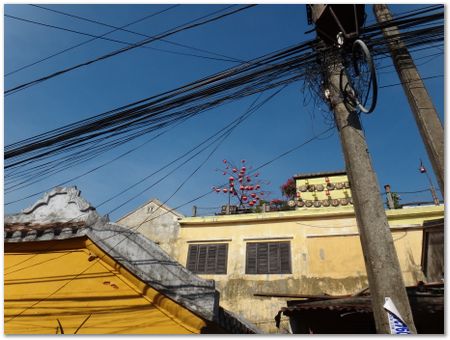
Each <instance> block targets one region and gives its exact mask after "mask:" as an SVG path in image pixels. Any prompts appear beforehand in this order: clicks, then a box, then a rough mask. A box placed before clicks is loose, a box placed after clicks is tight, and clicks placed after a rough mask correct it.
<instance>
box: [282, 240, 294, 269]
mask: <svg viewBox="0 0 450 340" xmlns="http://www.w3.org/2000/svg"><path fill="white" fill-rule="evenodd" d="M280 262H281V263H280V267H281V268H280V273H281V274H290V273H291V272H292V269H291V243H290V242H280Z"/></svg>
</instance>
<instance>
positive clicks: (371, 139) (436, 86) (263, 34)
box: [4, 4, 444, 220]
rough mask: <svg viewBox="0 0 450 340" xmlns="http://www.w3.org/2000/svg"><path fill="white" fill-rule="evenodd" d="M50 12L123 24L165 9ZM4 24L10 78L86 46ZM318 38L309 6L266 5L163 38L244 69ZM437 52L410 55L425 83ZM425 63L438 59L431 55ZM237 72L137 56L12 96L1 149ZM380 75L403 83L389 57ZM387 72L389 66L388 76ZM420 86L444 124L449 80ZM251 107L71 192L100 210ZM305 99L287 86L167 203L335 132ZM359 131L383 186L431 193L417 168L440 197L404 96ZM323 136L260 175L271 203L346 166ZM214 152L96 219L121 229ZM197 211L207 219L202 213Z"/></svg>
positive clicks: (156, 28) (215, 113)
mask: <svg viewBox="0 0 450 340" xmlns="http://www.w3.org/2000/svg"><path fill="white" fill-rule="evenodd" d="M43 6H47V7H49V8H52V9H57V10H60V11H63V12H68V13H72V14H75V15H79V16H82V17H86V18H89V19H92V20H98V21H101V22H104V23H108V24H111V25H115V26H122V25H126V24H127V23H129V22H132V21H134V20H137V19H139V18H141V17H143V16H145V15H147V14H150V13H154V12H157V11H160V10H162V9H164V8H167V7H169V6H170V5H81V4H80V5H43ZM227 6H229V5H228V4H221V5H181V6H178V7H176V8H174V9H172V10H170V11H167V12H165V13H164V14H161V15H159V16H155V17H153V18H150V19H148V20H144V21H142V22H140V23H138V24H135V25H133V26H130V27H129V28H128V29H131V30H133V31H136V32H141V33H144V34H147V35H154V34H158V33H160V32H163V31H165V30H167V29H169V28H172V27H175V26H177V25H180V24H182V23H185V22H188V21H190V20H193V19H195V18H198V17H200V16H202V15H205V14H209V13H211V12H214V11H216V10H219V9H221V8H224V7H227ZM418 7H421V5H418V4H416V5H392V6H391V7H390V8H391V10H392V11H393V12H394V13H401V12H405V11H409V10H411V9H414V8H418ZM4 12H5V14H9V15H13V16H17V17H21V18H26V19H29V20H35V21H39V22H43V23H46V24H51V25H55V26H61V27H65V28H69V29H72V30H77V31H81V32H86V33H89V34H94V35H101V34H104V33H105V32H107V31H109V30H111V29H110V28H107V27H103V26H100V25H97V24H93V23H88V22H84V21H80V20H77V19H75V18H69V17H66V16H62V15H59V14H56V13H53V12H49V11H45V10H42V9H39V8H36V7H32V6H29V5H25V4H24V5H5V6H4ZM366 12H367V15H368V18H367V21H368V23H373V21H374V20H373V14H372V8H371V6H370V5H367V6H366ZM4 25H5V26H4V28H5V33H4V62H5V73H8V72H11V71H13V70H15V69H17V68H19V67H22V66H24V65H27V64H29V63H31V62H34V61H36V60H38V59H40V58H44V57H46V56H48V55H50V54H52V53H55V52H57V51H60V50H63V49H65V48H68V47H70V46H72V45H75V44H77V43H80V42H82V41H84V40H87V39H89V37H86V36H82V35H78V34H75V33H70V32H63V31H58V30H55V29H52V28H47V27H41V26H37V25H34V24H30V23H24V22H21V21H17V20H14V19H10V18H4ZM311 28H312V27H311V26H308V25H307V23H306V14H305V6H304V5H301V4H298V5H296V4H290V5H259V6H256V7H253V8H251V9H248V10H245V11H242V12H240V13H238V14H235V15H233V16H230V17H227V18H224V19H223V20H220V21H216V22H213V23H210V24H208V25H205V26H201V27H198V28H195V29H192V30H188V31H184V32H181V33H179V34H176V35H173V36H171V37H170V38H168V39H170V40H172V41H174V42H177V43H183V44H187V45H190V46H194V47H197V48H202V49H205V50H209V51H213V52H215V53H220V54H223V55H227V56H230V57H234V58H238V59H241V60H248V59H252V58H255V57H257V56H261V55H263V54H266V53H269V52H272V51H275V50H278V49H282V48H285V47H287V46H290V45H293V44H296V43H299V42H302V41H305V40H308V39H312V38H313V37H314V33H310V34H305V33H304V32H306V31H308V30H310V29H311ZM108 37H110V38H113V39H120V40H126V41H129V42H137V41H139V40H141V39H142V37H140V36H136V35H133V34H131V33H126V32H114V33H113V34H111V35H108ZM149 46H152V47H155V48H163V49H168V50H171V51H178V52H183V53H198V54H200V53H199V52H193V51H190V50H188V49H184V48H179V47H174V46H172V45H168V44H166V43H163V42H154V43H152V44H151V45H149ZM120 47H122V45H120V44H117V43H114V42H110V41H101V40H95V41H94V42H91V43H89V44H86V45H84V46H82V47H80V48H77V49H74V50H72V51H70V52H68V53H64V54H62V55H60V56H57V57H55V58H52V59H50V60H48V61H45V62H42V63H40V64H38V65H35V66H33V67H30V68H28V69H26V70H23V71H21V72H17V73H15V74H12V75H10V76H8V77H6V78H5V89H9V88H12V87H14V86H16V85H19V84H22V83H24V82H27V81H29V80H32V79H35V78H38V77H40V76H44V75H46V74H48V73H52V72H54V71H56V70H59V69H61V68H65V67H68V66H71V65H74V64H77V63H80V62H82V61H85V60H88V59H91V58H93V57H96V56H99V55H102V54H105V53H108V52H110V51H113V50H116V49H118V48H120ZM442 51H443V48H442V47H440V48H433V49H427V50H425V51H421V52H418V53H415V54H413V56H414V58H416V59H417V64H418V67H419V70H420V73H421V74H422V76H423V77H429V76H436V75H443V73H444V59H443V55H442V54H441V55H435V54H439V52H442ZM429 55H433V56H432V57H426V56H429ZM233 65H234V64H233V63H231V62H225V61H217V60H210V59H203V58H197V57H191V56H185V55H177V54H170V53H166V52H161V51H156V50H150V49H143V48H138V49H134V50H132V51H129V52H127V53H123V54H121V55H119V56H116V57H113V58H110V59H108V60H105V61H102V62H98V63H95V64H93V65H90V66H88V67H85V68H82V69H80V70H77V71H74V72H70V73H67V74H64V75H62V76H60V77H57V78H54V79H51V80H49V81H47V82H44V83H41V84H38V85H36V86H33V87H31V88H29V89H26V90H24V91H21V92H19V93H16V94H13V95H10V96H8V97H6V98H5V99H4V110H5V111H4V124H5V130H4V142H5V145H8V144H10V143H14V142H17V141H19V140H22V139H24V138H28V137H31V136H34V135H36V134H39V133H42V132H45V131H48V130H51V129H54V128H57V127H60V126H62V125H65V124H69V123H72V122H75V121H78V120H80V119H84V118H87V117H90V116H93V115H95V114H99V113H101V112H104V111H107V110H110V109H112V108H115V107H118V106H122V105H125V104H127V103H131V102H133V101H136V100H139V99H142V98H145V97H149V96H151V95H154V94H158V93H161V92H163V91H166V90H170V89H173V88H176V87H179V86H181V85H183V84H186V83H188V82H190V81H194V80H196V79H200V78H202V77H204V76H207V75H210V74H213V73H215V72H219V71H221V70H224V69H226V68H229V67H232V66H233ZM377 66H378V67H379V71H378V79H379V85H380V86H383V85H389V84H395V83H398V82H399V79H398V77H397V75H396V74H395V72H394V69H393V67H389V66H392V62H391V60H390V59H387V58H385V59H384V60H383V61H382V62H381V63H379V64H378V65H377ZM385 66H387V68H383V67H385ZM425 83H426V86H427V88H428V90H429V93H430V95H431V97H432V99H433V101H434V104H435V106H436V109H437V111H438V112H439V114H440V117H441V120H442V121H443V120H444V97H443V95H444V92H443V88H444V78H443V77H439V78H433V79H429V80H425ZM255 98H256V97H255V96H254V97H249V98H245V99H243V100H240V101H236V102H233V103H231V104H227V105H225V106H221V107H219V108H217V109H213V110H210V111H207V112H204V113H202V114H201V115H199V116H197V117H195V118H193V119H190V120H188V121H187V122H185V123H183V124H181V125H179V126H177V127H175V128H173V129H171V130H170V131H168V132H167V133H166V134H165V135H163V136H161V137H159V138H158V139H156V140H155V141H153V142H151V143H149V144H147V145H146V146H144V147H142V148H140V149H138V150H137V151H136V152H133V153H132V154H130V155H128V156H127V157H124V158H121V159H119V160H118V161H116V162H114V163H112V164H111V165H109V166H107V167H104V168H102V169H100V170H98V171H96V172H94V173H92V174H90V175H88V176H84V177H82V178H80V179H77V180H76V181H74V182H73V183H71V184H72V185H76V186H77V187H78V188H79V189H80V190H81V191H82V195H83V196H84V197H85V198H86V199H87V200H88V201H90V202H91V203H92V204H93V205H94V206H98V205H99V204H100V203H101V202H103V201H105V200H107V199H108V198H110V197H112V196H114V195H115V194H117V193H118V192H120V191H122V190H124V189H126V188H129V187H130V186H131V185H133V184H134V183H135V182H137V181H139V180H140V179H142V178H144V177H145V176H147V175H148V174H150V173H152V172H153V171H155V170H157V169H158V168H159V167H161V166H162V165H164V164H165V163H167V162H170V161H171V160H172V159H174V158H176V157H178V156H179V155H180V154H182V153H184V152H185V151H187V150H189V149H190V148H191V147H192V146H194V145H195V144H197V143H199V142H201V141H202V140H203V139H205V138H206V137H209V136H210V135H211V134H213V133H214V132H215V131H217V130H219V129H220V128H222V127H223V126H225V125H226V124H228V123H229V122H231V121H232V120H233V119H235V118H236V117H238V116H239V115H240V114H242V113H243V112H244V111H245V110H246V109H247V108H248V106H249V105H250V104H251V102H252V101H253V100H255ZM304 99H305V96H304V88H303V82H297V83H294V84H291V85H290V86H289V87H287V88H286V89H285V90H283V91H282V92H281V93H280V94H278V95H277V96H276V97H274V98H273V99H272V100H271V101H270V102H268V103H267V104H266V105H264V106H263V107H262V108H261V109H260V110H258V111H257V112H256V113H255V114H254V115H252V116H251V118H250V119H248V120H246V121H245V122H243V123H242V124H241V125H240V126H238V127H237V128H236V129H235V131H233V133H232V134H231V136H230V137H229V138H228V139H227V140H226V141H225V142H224V143H223V144H222V145H221V146H220V148H219V149H218V150H217V151H216V152H215V153H214V154H213V155H212V156H211V158H210V159H209V160H208V161H207V162H206V163H205V164H204V165H203V166H202V168H201V169H200V170H199V171H198V172H197V173H196V174H195V175H194V176H193V177H192V178H190V180H189V181H188V182H186V184H185V185H184V186H183V187H182V188H181V189H180V190H179V191H178V192H177V193H176V194H175V195H174V196H173V198H171V199H170V200H169V201H168V202H167V204H168V205H169V206H171V207H177V206H179V205H182V204H184V203H185V202H188V201H190V200H192V199H193V198H195V197H197V196H200V195H202V194H203V193H205V192H207V191H208V190H210V189H211V187H212V186H214V185H217V184H220V183H222V182H223V181H224V178H223V176H222V175H221V173H220V172H217V171H215V169H217V168H222V164H223V163H222V160H223V159H228V160H232V161H235V162H238V161H239V160H241V159H246V161H247V164H250V165H253V166H255V167H256V166H259V165H260V164H262V163H265V162H267V161H269V160H271V159H273V158H274V157H276V156H278V155H279V154H281V153H283V152H285V151H287V150H288V149H290V148H292V147H294V146H296V145H299V144H301V143H302V142H303V141H306V140H308V139H310V138H311V137H313V136H314V135H315V134H317V133H320V132H322V131H323V130H325V129H326V128H328V126H329V125H328V123H327V122H326V121H325V120H324V118H323V113H322V112H321V111H320V110H319V109H318V108H316V107H314V105H312V104H311V103H309V104H308V103H305V100H304ZM362 123H363V126H364V129H365V133H366V138H367V142H368V145H369V150H370V153H371V156H372V161H373V166H374V169H375V171H376V173H377V176H378V181H379V184H380V186H381V188H382V186H383V185H384V184H387V183H389V184H390V185H391V187H392V190H393V191H399V192H403V191H417V190H422V189H426V188H427V187H428V181H427V179H426V177H425V176H424V175H423V174H420V173H419V171H418V167H419V159H420V158H421V159H422V160H423V161H424V164H425V166H426V167H427V169H428V172H429V174H430V175H431V176H432V179H433V182H434V183H435V185H436V187H437V183H436V181H435V178H434V175H433V171H432V168H431V165H430V163H429V161H428V157H427V153H426V151H425V149H424V146H423V143H422V140H421V137H420V135H419V133H418V130H417V127H416V124H415V121H414V118H413V115H412V113H411V111H410V108H409V105H408V103H407V101H406V98H405V95H404V93H403V90H402V88H401V87H400V86H393V87H387V88H380V90H379V99H378V105H377V108H376V109H375V112H374V113H373V114H371V115H364V116H363V117H362ZM149 137H150V136H146V137H143V138H141V139H139V140H136V141H133V142H131V143H129V144H127V145H124V146H122V147H121V148H120V149H116V150H115V151H113V152H110V153H107V154H105V155H103V156H101V157H99V158H97V159H95V160H94V161H92V162H88V163H84V164H82V165H81V166H78V167H74V168H71V169H70V170H68V171H65V172H63V173H60V174H58V175H55V176H52V177H51V178H50V179H46V180H44V181H42V182H39V183H36V184H35V185H32V186H29V187H26V188H24V189H21V190H17V191H14V192H11V193H7V194H6V195H5V202H6V203H7V202H9V201H13V200H17V199H20V198H22V197H25V196H28V195H30V194H33V193H35V192H39V191H41V190H45V189H48V188H51V187H53V186H54V185H56V184H58V183H60V182H62V181H65V180H67V179H69V178H72V177H74V176H76V175H78V174H80V173H82V172H84V171H86V170H89V169H91V168H93V167H95V166H96V165H98V164H101V163H102V162H105V161H107V160H109V159H111V158H113V157H114V156H116V155H117V154H118V153H119V152H124V151H126V150H128V149H130V148H132V147H133V146H137V145H139V144H141V143H143V142H144V141H145V140H146V139H148V138H149ZM325 137H326V138H322V139H320V140H315V141H313V142H311V143H310V144H308V145H306V146H305V147H302V148H300V149H299V150H297V151H295V152H293V153H291V154H289V155H288V156H286V157H283V158H282V159H279V160H277V161H276V162H274V163H272V164H271V165H269V166H267V167H265V168H264V169H261V171H260V173H261V177H262V178H263V179H265V180H267V181H270V184H267V185H266V186H265V188H264V189H265V190H268V191H271V192H272V194H271V198H280V197H281V193H280V189H279V187H280V186H281V184H283V183H284V182H285V181H286V180H287V179H288V178H289V177H292V176H293V175H294V174H297V173H304V172H320V171H333V170H341V169H344V168H345V165H344V161H343V155H342V149H341V146H340V142H339V138H338V134H337V132H335V131H334V132H333V133H330V134H328V135H327V136H325ZM208 151H209V150H207V151H206V152H205V153H203V154H201V155H199V157H197V158H195V159H194V160H192V161H191V162H190V163H188V164H187V165H186V166H184V167H182V168H180V169H179V170H177V171H176V172H175V173H174V174H173V175H171V176H169V177H168V178H167V179H166V180H164V181H162V182H161V183H159V184H158V185H156V186H155V187H154V188H152V189H151V190H149V191H147V192H146V193H144V194H143V195H140V196H139V197H137V198H136V199H134V200H132V201H130V202H129V203H127V204H126V205H124V206H123V207H121V208H120V209H117V210H114V209H115V208H117V207H118V206H119V205H121V204H122V203H123V202H124V201H126V200H128V199H129V198H130V197H132V196H133V195H135V194H136V193H138V192H139V191H141V190H142V189H143V188H145V187H146V186H148V185H150V184H151V183H152V179H153V181H154V180H156V179H158V178H159V177H154V178H152V179H150V180H149V181H146V182H144V183H143V184H142V185H140V186H138V187H137V188H134V189H133V190H130V191H129V192H128V193H126V194H125V195H123V196H120V197H119V198H117V199H114V200H112V201H111V202H109V203H108V204H105V205H103V206H101V207H99V209H98V210H99V212H100V213H102V214H106V213H109V212H111V211H112V210H114V212H113V213H111V214H110V218H111V219H112V220H116V219H117V218H119V217H120V216H122V215H124V214H125V213H127V212H128V211H130V210H133V209H135V208H136V207H138V206H140V205H141V204H142V203H144V202H145V201H147V200H149V199H150V198H153V197H156V198H158V199H160V200H161V201H165V200H166V199H167V198H169V197H170V196H171V195H172V193H173V192H174V191H175V190H176V189H177V187H178V186H179V185H180V184H181V182H182V181H183V180H184V179H185V178H186V177H188V176H189V175H190V173H191V172H192V171H193V170H194V169H195V168H196V167H197V166H198V165H199V164H200V163H201V162H202V161H204V159H205V158H206V157H207V153H208ZM38 197H39V196H37V197H33V198H30V199H27V200H23V201H20V202H17V203H15V204H10V205H6V206H5V212H6V213H12V212H17V211H19V210H21V209H23V208H25V207H27V206H29V205H30V204H32V203H33V202H34V201H35V200H36V199H37V198H38ZM401 197H402V199H403V201H402V202H405V203H406V202H409V201H422V200H428V201H429V200H431V196H430V194H429V193H421V194H405V195H401ZM226 201H227V198H226V196H225V195H218V194H211V195H208V196H206V197H205V198H203V199H201V200H199V201H197V202H195V203H191V204H188V205H186V206H184V207H183V208H180V211H181V212H182V213H184V214H187V215H189V214H190V212H191V207H192V205H193V204H195V205H197V206H199V207H201V208H213V207H219V206H220V205H222V204H225V203H226ZM207 211H210V212H211V211H212V210H203V212H207ZM200 212H201V213H202V210H201V209H200Z"/></svg>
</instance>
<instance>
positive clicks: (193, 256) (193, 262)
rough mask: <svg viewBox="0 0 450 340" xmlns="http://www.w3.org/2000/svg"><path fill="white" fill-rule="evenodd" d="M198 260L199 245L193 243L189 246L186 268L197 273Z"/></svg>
mask: <svg viewBox="0 0 450 340" xmlns="http://www.w3.org/2000/svg"><path fill="white" fill-rule="evenodd" d="M197 261H198V245H196V244H191V245H190V246H189V251H188V259H187V264H186V268H187V269H188V270H190V271H191V272H194V273H195V272H196V271H197Z"/></svg>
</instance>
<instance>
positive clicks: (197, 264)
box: [186, 243, 228, 274]
mask: <svg viewBox="0 0 450 340" xmlns="http://www.w3.org/2000/svg"><path fill="white" fill-rule="evenodd" d="M227 256H228V244H221V243H219V244H191V245H189V250H188V259H187V264H186V267H187V269H189V270H190V271H192V272H193V273H198V274H226V273H227Z"/></svg>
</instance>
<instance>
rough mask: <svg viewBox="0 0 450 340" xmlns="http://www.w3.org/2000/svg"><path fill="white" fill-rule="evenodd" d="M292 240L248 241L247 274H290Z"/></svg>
mask: <svg viewBox="0 0 450 340" xmlns="http://www.w3.org/2000/svg"><path fill="white" fill-rule="evenodd" d="M291 272H292V271H291V243H290V242H258V243H247V258H246V266H245V273H246V274H290V273H291Z"/></svg>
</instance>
